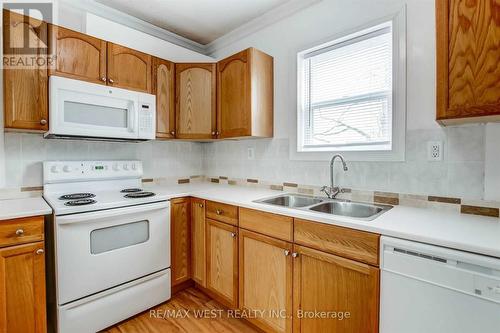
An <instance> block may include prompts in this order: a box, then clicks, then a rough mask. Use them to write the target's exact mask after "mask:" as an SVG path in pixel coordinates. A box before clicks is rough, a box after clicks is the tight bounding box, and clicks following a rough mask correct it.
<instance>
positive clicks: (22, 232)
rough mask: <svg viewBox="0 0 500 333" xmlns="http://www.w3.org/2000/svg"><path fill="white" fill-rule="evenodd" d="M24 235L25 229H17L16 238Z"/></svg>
mask: <svg viewBox="0 0 500 333" xmlns="http://www.w3.org/2000/svg"><path fill="white" fill-rule="evenodd" d="M22 235H24V230H23V229H17V230H16V236H22Z"/></svg>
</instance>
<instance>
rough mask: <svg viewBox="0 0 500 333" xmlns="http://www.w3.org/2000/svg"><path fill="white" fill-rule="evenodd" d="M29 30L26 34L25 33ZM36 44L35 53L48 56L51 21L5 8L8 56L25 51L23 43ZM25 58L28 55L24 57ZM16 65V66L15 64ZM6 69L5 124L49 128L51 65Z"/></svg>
mask: <svg viewBox="0 0 500 333" xmlns="http://www.w3.org/2000/svg"><path fill="white" fill-rule="evenodd" d="M25 33H26V35H25ZM25 36H27V37H28V41H29V42H28V43H29V45H31V46H33V47H34V48H35V49H36V50H37V53H36V54H35V56H40V57H45V56H46V55H47V48H46V46H45V45H44V43H46V41H47V24H46V23H44V22H40V21H38V20H35V19H32V18H29V17H27V16H23V15H20V14H16V13H13V12H10V11H7V10H4V11H3V49H4V54H5V56H6V57H8V56H14V59H17V58H15V56H16V55H19V56H22V55H23V54H25V52H24V49H23V47H22V46H23V45H25V44H27V43H26V40H25ZM23 58H24V57H23ZM13 67H14V66H13ZM13 67H11V68H8V67H6V68H4V71H3V75H4V109H5V127H6V128H12V129H25V130H38V131H47V130H48V129H49V125H48V117H49V112H48V106H49V105H48V90H47V86H48V83H47V81H48V80H47V66H46V65H45V64H43V65H41V66H36V65H34V66H32V67H23V68H21V69H12V68H13Z"/></svg>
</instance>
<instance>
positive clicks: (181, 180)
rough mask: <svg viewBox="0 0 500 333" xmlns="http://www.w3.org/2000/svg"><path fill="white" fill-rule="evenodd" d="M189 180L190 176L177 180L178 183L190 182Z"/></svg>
mask: <svg viewBox="0 0 500 333" xmlns="http://www.w3.org/2000/svg"><path fill="white" fill-rule="evenodd" d="M189 182H190V180H189V178H185V179H178V180H177V184H189Z"/></svg>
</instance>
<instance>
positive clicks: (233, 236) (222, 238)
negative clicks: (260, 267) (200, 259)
mask: <svg viewBox="0 0 500 333" xmlns="http://www.w3.org/2000/svg"><path fill="white" fill-rule="evenodd" d="M206 232H207V238H206V239H207V289H208V290H209V291H210V292H211V294H212V295H213V296H214V298H215V299H216V300H217V301H219V302H220V303H222V304H223V305H225V306H227V307H229V308H233V309H234V308H236V307H237V306H238V229H237V228H236V227H234V226H232V225H229V224H225V223H221V222H218V221H214V220H211V219H206Z"/></svg>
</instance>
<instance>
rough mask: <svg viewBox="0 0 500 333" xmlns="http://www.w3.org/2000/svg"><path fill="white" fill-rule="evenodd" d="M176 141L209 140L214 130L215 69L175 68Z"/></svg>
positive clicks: (209, 66)
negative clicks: (177, 139)
mask: <svg viewBox="0 0 500 333" xmlns="http://www.w3.org/2000/svg"><path fill="white" fill-rule="evenodd" d="M175 89H176V115H177V116H176V128H177V130H176V137H177V138H179V139H195V140H210V139H215V138H216V137H217V129H216V94H215V91H216V65H215V64H176V65H175Z"/></svg>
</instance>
